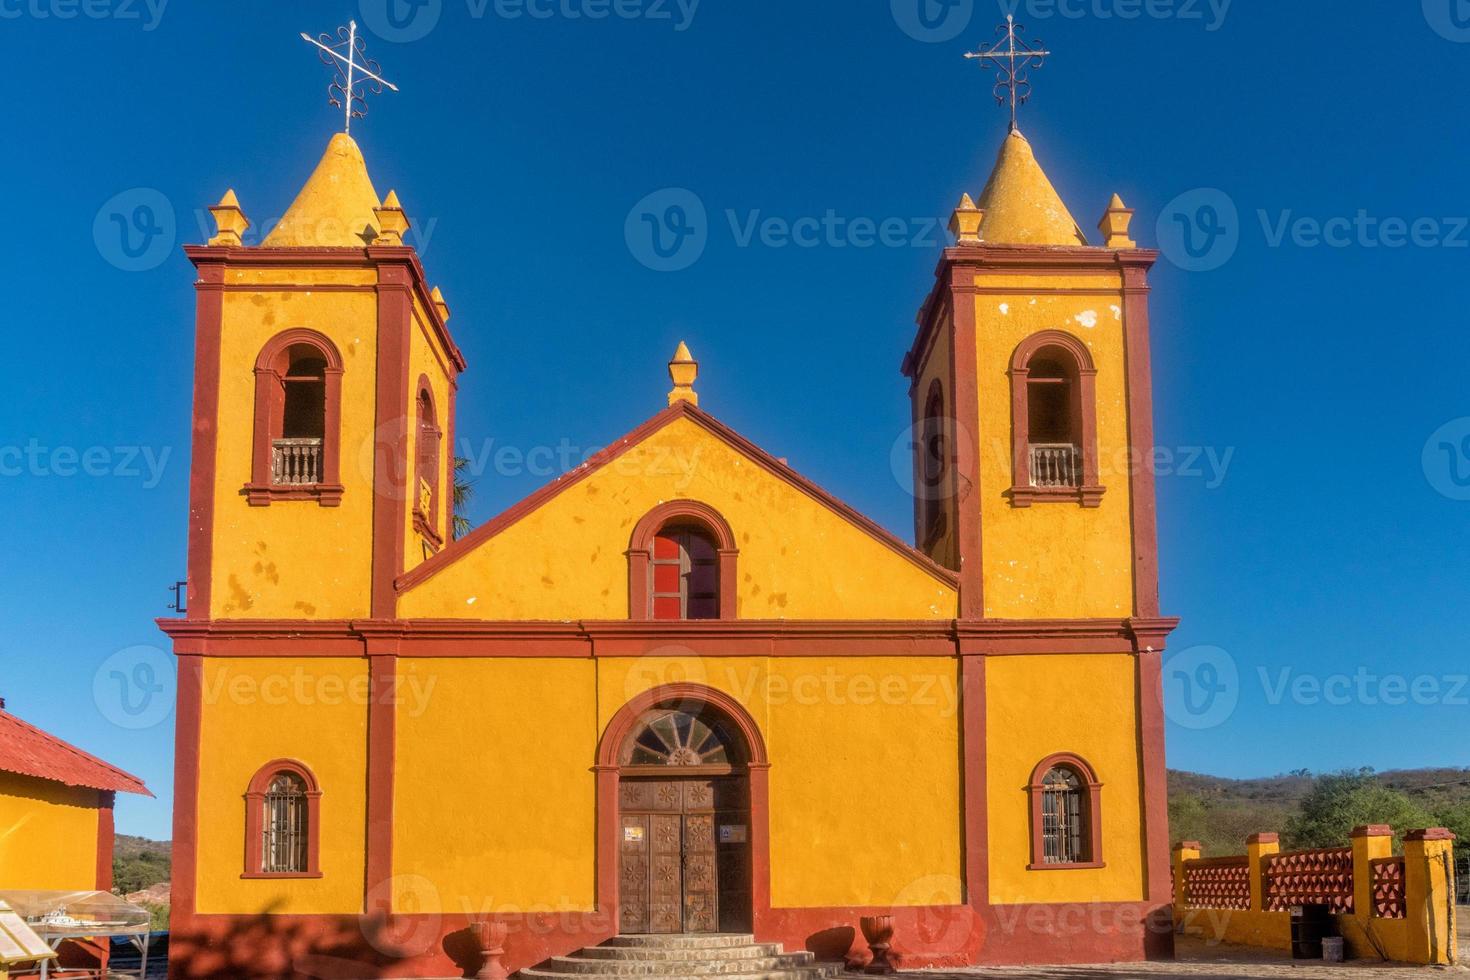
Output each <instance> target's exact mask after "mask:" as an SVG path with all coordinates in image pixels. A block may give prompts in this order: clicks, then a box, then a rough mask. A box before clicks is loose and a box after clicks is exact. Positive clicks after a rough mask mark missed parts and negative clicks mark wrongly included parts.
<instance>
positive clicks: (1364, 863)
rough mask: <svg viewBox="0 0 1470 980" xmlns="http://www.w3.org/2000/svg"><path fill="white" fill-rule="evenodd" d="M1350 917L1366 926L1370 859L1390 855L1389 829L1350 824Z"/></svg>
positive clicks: (1370, 897) (1370, 892)
mask: <svg viewBox="0 0 1470 980" xmlns="http://www.w3.org/2000/svg"><path fill="white" fill-rule="evenodd" d="M1352 843H1353V918H1355V919H1359V920H1361V921H1362V923H1363V925H1364V926H1365V927H1366V925H1367V923H1368V920H1369V919H1370V918H1372V916H1373V862H1374V861H1376V860H1378V859H1379V858H1386V857H1392V856H1393V828H1392V827H1390V826H1388V825H1387V824H1381V823H1375V824H1368V825H1366V826H1362V827H1354V828H1353V833H1352Z"/></svg>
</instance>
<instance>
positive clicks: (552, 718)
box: [394, 657, 961, 912]
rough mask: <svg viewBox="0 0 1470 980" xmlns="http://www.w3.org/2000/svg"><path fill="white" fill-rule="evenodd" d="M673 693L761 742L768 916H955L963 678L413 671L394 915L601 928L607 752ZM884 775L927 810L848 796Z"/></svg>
mask: <svg viewBox="0 0 1470 980" xmlns="http://www.w3.org/2000/svg"><path fill="white" fill-rule="evenodd" d="M675 679H681V680H690V681H697V682H699V683H703V684H707V685H709V686H710V687H714V688H716V689H719V690H722V691H725V692H726V693H728V694H730V695H732V696H733V697H735V698H736V699H737V700H738V701H740V703H741V704H742V705H744V706H745V707H746V709H747V710H748V712H749V713H750V715H751V717H752V718H754V719H755V722H756V724H757V726H758V727H759V728H760V731H761V733H762V735H763V737H764V739H765V741H766V745H767V749H768V751H769V753H770V758H771V771H770V807H771V865H772V881H771V898H772V902H773V904H774V905H776V906H778V907H782V906H785V907H801V906H811V905H882V904H890V903H893V902H895V901H910V902H913V903H915V904H949V903H953V902H958V901H960V900H961V886H960V875H961V868H960V860H961V858H960V854H961V841H960V828H959V820H958V817H957V814H958V813H959V797H960V788H959V768H958V761H957V760H958V753H959V737H958V731H959V720H958V718H959V716H958V697H957V693H956V692H957V675H956V665H955V663H954V661H953V660H949V659H946V658H935V659H929V658H902V657H901V658H881V657H874V658H858V659H853V658H821V657H813V658H787V659H767V658H749V659H747V658H738V657H737V658H719V659H698V658H678V657H669V658H657V657H655V658H630V659H621V658H618V659H605V660H597V661H591V660H530V659H527V660H489V661H486V660H468V659H467V660H451V659H435V660H419V659H414V660H405V661H403V662H402V663H401V665H400V683H399V689H400V694H401V696H402V699H403V700H402V702H401V707H400V713H399V726H398V743H397V762H398V783H397V787H396V792H395V803H394V806H395V825H396V828H397V833H396V835H395V838H394V873H395V875H396V876H397V882H396V888H397V890H396V892H395V907H396V908H398V909H400V910H404V911H407V910H409V909H421V910H424V911H440V912H460V911H465V910H467V909H468V910H470V911H479V910H482V909H494V910H496V911H526V910H533V909H534V910H551V911H586V910H590V909H591V908H593V907H594V904H595V891H594V888H595V880H594V868H595V862H596V805H595V803H596V800H595V788H596V787H595V775H594V773H593V772H592V766H593V764H594V762H595V761H596V757H597V744H598V740H599V738H600V736H601V733H602V731H604V730H605V729H606V726H607V725H608V724H609V723H610V722H611V721H612V718H613V716H614V715H616V713H617V712H618V711H619V710H620V709H621V708H622V706H623V705H624V704H626V703H627V702H628V701H629V700H630V699H631V698H633V697H635V696H636V695H638V694H640V693H641V692H643V691H644V690H647V689H648V688H650V687H652V686H656V685H658V684H660V683H664V682H667V681H671V680H675ZM916 745H921V746H923V751H915V749H914V747H915V746H916ZM884 771H889V772H892V771H902V772H904V774H905V782H906V783H907V784H909V785H912V786H915V787H918V786H922V787H923V791H922V792H913V793H873V794H867V793H859V792H857V791H856V790H855V788H859V787H866V786H869V785H870V784H871V781H872V779H873V776H874V773H875V772H884ZM859 801H860V802H859ZM469 815H472V817H471V816H469ZM936 881H938V882H940V885H939V886H938V887H937V890H936V886H935V882H936ZM919 882H922V883H923V885H924V888H923V891H922V893H918V892H915V891H914V890H913V889H914V886H915V885H916V883H919Z"/></svg>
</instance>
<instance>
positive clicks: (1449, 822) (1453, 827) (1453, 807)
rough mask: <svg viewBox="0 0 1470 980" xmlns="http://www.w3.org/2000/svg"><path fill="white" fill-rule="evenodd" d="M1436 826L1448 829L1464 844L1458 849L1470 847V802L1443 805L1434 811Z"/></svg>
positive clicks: (1460, 801)
mask: <svg viewBox="0 0 1470 980" xmlns="http://www.w3.org/2000/svg"><path fill="white" fill-rule="evenodd" d="M1434 824H1435V826H1437V827H1447V828H1449V830H1450V831H1451V832H1452V833H1454V835H1455V836H1456V837H1458V838H1460V841H1461V842H1463V843H1459V844H1456V847H1470V800H1457V801H1455V802H1453V803H1442V804H1440V805H1439V806H1437V807H1435V809H1434Z"/></svg>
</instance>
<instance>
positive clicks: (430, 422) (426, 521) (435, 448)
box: [412, 375, 444, 550]
mask: <svg viewBox="0 0 1470 980" xmlns="http://www.w3.org/2000/svg"><path fill="white" fill-rule="evenodd" d="M416 390H417V392H418V394H417V395H416V396H415V397H414V417H415V420H416V426H415V431H414V481H413V493H412V497H413V528H414V531H416V532H417V533H418V534H420V535H422V536H423V538H424V539H425V540H427V541H428V542H429V544H430V545H432V546H433V547H434V548H435V549H436V550H437V549H439V548H441V547H443V546H444V535H443V533H442V532H441V531H440V530H439V511H440V479H441V474H442V472H443V465H442V463H441V460H440V458H439V453H440V449H441V442H442V440H443V437H444V430H443V429H441V428H440V427H439V423H438V412H437V410H436V409H435V407H434V390H433V387H432V386H431V385H430V384H429V377H428V375H420V376H419V383H418V387H417V389H416ZM425 484H427V485H428V488H429V500H428V503H427V506H426V505H425V502H424V500H423V495H422V494H421V492H420V488H421V487H423V486H424V485H425Z"/></svg>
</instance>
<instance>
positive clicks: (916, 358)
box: [903, 129, 1159, 621]
mask: <svg viewBox="0 0 1470 980" xmlns="http://www.w3.org/2000/svg"><path fill="white" fill-rule="evenodd" d="M1132 214H1133V212H1132V211H1130V210H1128V209H1127V208H1126V207H1125V206H1124V205H1123V202H1122V201H1121V199H1119V198H1118V197H1117V196H1116V195H1115V196H1114V197H1113V199H1112V201H1111V202H1110V203H1109V204H1108V206H1107V208H1106V210H1105V213H1104V215H1103V218H1102V222H1101V223H1100V226H1099V227H1100V229H1101V234H1102V237H1101V240H1100V241H1099V242H1098V243H1097V244H1093V243H1092V242H1090V241H1089V240H1088V237H1087V235H1086V234H1084V233H1083V231H1082V229H1081V228H1080V227H1079V226H1078V224H1077V222H1076V221H1075V220H1073V218H1072V215H1071V212H1070V211H1069V210H1068V209H1067V206H1066V205H1065V204H1064V203H1063V202H1062V199H1061V197H1060V195H1058V193H1057V191H1056V188H1055V187H1054V186H1053V185H1052V182H1051V181H1050V180H1049V179H1048V178H1047V175H1046V174H1045V173H1044V172H1043V170H1042V168H1041V166H1040V164H1038V162H1037V160H1036V156H1035V153H1034V152H1033V150H1032V147H1031V144H1030V143H1029V142H1028V141H1027V139H1026V138H1025V137H1024V136H1022V135H1021V133H1020V131H1019V130H1018V129H1012V130H1011V132H1010V133H1009V134H1008V135H1007V137H1006V139H1005V142H1004V143H1003V144H1002V146H1001V149H1000V154H999V157H998V159H997V161H996V164H995V168H994V171H993V172H992V173H991V175H990V179H989V181H988V182H987V183H986V185H985V188H984V190H983V191H982V192H981V194H980V196H979V198H978V200H976V199H973V198H972V197H971V196H970V195H969V194H966V195H964V196H963V197H962V198H961V200H960V203H959V206H958V207H957V208H956V209H955V212H954V217H953V220H952V223H951V230H952V231H953V232H954V234H955V236H956V239H957V241H956V244H955V245H954V246H953V247H950V248H948V249H946V250H945V251H944V254H943V256H942V257H941V259H940V262H939V267H938V270H937V272H936V282H935V285H934V288H933V290H932V291H931V292H930V294H929V297H928V298H927V300H926V301H925V302H924V305H923V307H922V309H921V310H920V312H919V316H918V333H917V336H916V338H915V340H914V343H913V346H912V348H911V349H910V351H909V352H908V355H907V356H906V357H905V359H904V363H903V372H904V374H905V376H906V377H908V379H909V381H910V397H911V401H912V411H913V422H914V427H915V428H914V431H915V433H916V438H915V440H914V443H915V447H916V451H915V461H914V477H915V478H914V485H915V489H916V492H915V495H914V496H915V531H916V537H917V541H918V545H919V547H920V549H921V550H923V551H924V552H926V553H927V554H929V555H930V556H931V557H932V558H934V559H935V560H936V561H939V562H940V563H942V564H944V565H947V566H948V567H950V568H953V569H955V570H956V571H957V572H959V575H960V582H961V618H963V619H970V620H979V619H1001V620H1062V619H1067V620H1081V619H1110V620H1114V621H1116V620H1121V619H1130V618H1133V617H1143V618H1153V617H1157V616H1158V614H1159V610H1158V563H1157V540H1156V531H1155V520H1154V486H1153V476H1152V474H1151V473H1150V472H1149V471H1148V468H1147V462H1148V460H1149V459H1150V457H1151V447H1152V446H1153V423H1152V397H1151V381H1150V367H1149V339H1148V338H1149V332H1148V331H1149V323H1148V291H1149V287H1148V272H1149V269H1150V268H1151V267H1152V266H1153V263H1154V261H1155V259H1156V258H1157V254H1158V253H1156V252H1154V251H1151V250H1147V249H1141V248H1139V247H1138V246H1137V244H1136V243H1135V242H1134V241H1133V240H1132V239H1131V238H1129V236H1128V228H1129V223H1130V220H1131V218H1132Z"/></svg>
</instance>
